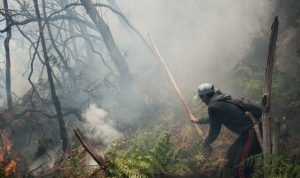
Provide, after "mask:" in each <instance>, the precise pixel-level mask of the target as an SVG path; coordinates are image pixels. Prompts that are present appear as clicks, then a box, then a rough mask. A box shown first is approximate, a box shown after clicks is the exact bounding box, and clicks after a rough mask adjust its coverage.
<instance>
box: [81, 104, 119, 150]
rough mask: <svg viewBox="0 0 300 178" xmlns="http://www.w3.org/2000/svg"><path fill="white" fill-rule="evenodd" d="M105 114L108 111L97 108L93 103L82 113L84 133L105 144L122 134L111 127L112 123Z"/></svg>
mask: <svg viewBox="0 0 300 178" xmlns="http://www.w3.org/2000/svg"><path fill="white" fill-rule="evenodd" d="M107 115H108V113H107V112H106V111H105V110H104V109H101V108H98V107H97V106H96V105H95V104H91V105H90V106H89V107H88V108H87V109H86V110H85V111H84V113H83V114H82V116H83V117H84V118H85V123H84V125H83V127H84V129H85V131H86V135H87V136H88V137H89V138H91V139H93V140H97V141H98V142H101V143H103V144H104V145H106V146H107V145H110V143H111V142H112V141H113V140H115V139H117V138H120V137H121V136H122V134H121V133H120V132H118V131H117V130H116V129H115V128H114V127H113V123H112V121H111V119H109V118H108V117H107Z"/></svg>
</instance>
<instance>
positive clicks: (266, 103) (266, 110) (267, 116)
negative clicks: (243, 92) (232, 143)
mask: <svg viewBox="0 0 300 178" xmlns="http://www.w3.org/2000/svg"><path fill="white" fill-rule="evenodd" d="M278 25H279V22H278V17H277V16H276V17H275V18H274V22H273V24H272V27H271V30H272V32H271V37H270V44H269V53H268V59H267V66H266V73H265V82H264V91H263V92H264V94H263V98H262V111H263V114H262V118H263V143H264V144H263V153H264V155H270V154H271V153H272V152H271V151H272V150H271V87H272V73H273V65H274V56H275V48H276V41H277V34H278ZM265 160H266V159H265ZM265 164H268V161H265Z"/></svg>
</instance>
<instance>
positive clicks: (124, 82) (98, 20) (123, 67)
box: [80, 0, 132, 87]
mask: <svg viewBox="0 0 300 178" xmlns="http://www.w3.org/2000/svg"><path fill="white" fill-rule="evenodd" d="M80 1H81V3H82V4H83V6H84V8H85V9H86V12H87V13H88V15H89V16H90V18H91V19H92V21H93V22H94V23H95V25H96V26H97V28H98V31H99V33H100V34H101V36H102V38H103V41H104V44H105V46H106V48H107V50H108V52H109V54H110V56H111V58H112V60H113V62H114V63H115V65H116V66H117V68H118V71H119V74H120V79H121V86H124V87H128V86H129V85H130V83H131V82H132V76H131V73H130V70H129V67H128V64H127V63H126V61H125V59H124V57H123V56H122V54H121V52H120V50H119V49H118V47H117V45H116V43H115V41H114V39H113V36H112V34H111V32H110V30H109V27H108V25H107V24H106V23H105V22H104V20H103V19H102V17H101V16H100V15H99V13H98V12H97V10H96V8H95V7H94V6H93V4H92V2H91V0H80Z"/></svg>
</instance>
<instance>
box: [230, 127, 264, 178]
mask: <svg viewBox="0 0 300 178" xmlns="http://www.w3.org/2000/svg"><path fill="white" fill-rule="evenodd" d="M261 152H262V148H261V147H260V145H259V142H258V139H257V136H256V133H255V129H254V128H250V129H249V130H248V131H246V132H243V133H242V134H241V135H240V136H239V137H238V138H237V139H236V140H235V141H234V143H233V144H232V145H231V146H230V148H229V149H228V152H227V159H228V162H227V165H226V167H228V168H232V169H233V170H234V177H235V178H245V177H250V176H251V174H252V173H253V166H254V165H250V164H246V165H245V164H244V161H245V160H246V159H247V158H249V157H250V156H252V155H255V154H259V153H261Z"/></svg>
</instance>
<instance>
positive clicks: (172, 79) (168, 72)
mask: <svg viewBox="0 0 300 178" xmlns="http://www.w3.org/2000/svg"><path fill="white" fill-rule="evenodd" d="M148 36H149V39H150V42H151V45H152V46H153V48H154V51H155V54H156V56H157V57H158V59H159V61H160V63H161V64H162V66H163V67H164V69H165V71H166V72H167V74H168V77H169V79H170V81H171V83H172V85H173V87H174V89H175V91H176V93H177V95H178V97H179V98H180V101H181V102H182V104H183V107H184V110H185V111H186V113H187V115H188V118H189V119H192V118H193V117H194V116H193V113H192V111H191V109H190V108H189V106H188V104H187V102H186V100H185V98H184V96H183V94H182V93H181V91H180V89H179V87H178V85H177V83H176V81H175V79H174V77H173V75H172V73H171V71H170V69H169V68H168V66H167V64H166V62H165V60H164V58H163V57H162V55H161V54H160V51H159V49H158V47H157V45H156V44H155V43H154V41H153V40H152V38H151V37H150V35H148ZM193 125H194V127H195V129H196V132H197V133H198V135H199V136H200V137H201V138H202V139H204V136H203V133H202V130H201V129H200V127H199V125H197V124H196V123H193Z"/></svg>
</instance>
